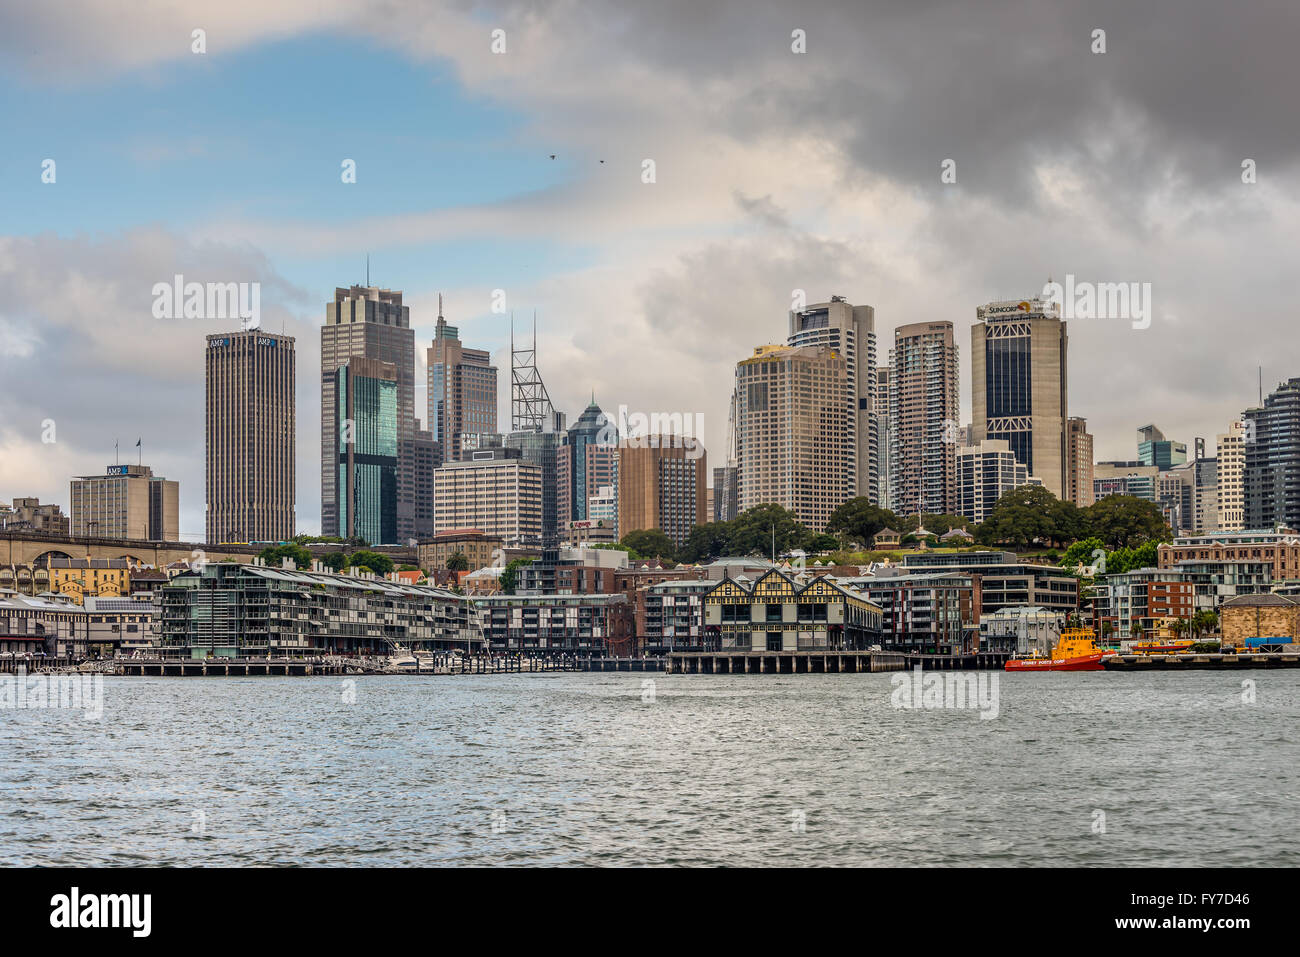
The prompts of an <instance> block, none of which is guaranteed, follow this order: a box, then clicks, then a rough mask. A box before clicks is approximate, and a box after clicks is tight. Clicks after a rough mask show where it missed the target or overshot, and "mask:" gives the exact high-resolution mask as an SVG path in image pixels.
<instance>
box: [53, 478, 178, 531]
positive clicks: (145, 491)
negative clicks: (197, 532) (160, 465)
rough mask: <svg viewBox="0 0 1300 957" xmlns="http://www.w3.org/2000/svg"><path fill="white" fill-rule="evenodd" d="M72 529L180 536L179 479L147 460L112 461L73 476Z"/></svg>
mask: <svg viewBox="0 0 1300 957" xmlns="http://www.w3.org/2000/svg"><path fill="white" fill-rule="evenodd" d="M72 534H73V535H76V536H87V535H93V536H96V537H100V538H133V539H137V540H140V541H150V542H176V541H180V537H181V536H180V485H179V483H177V482H173V481H168V480H167V479H165V478H162V477H161V476H156V475H154V474H153V469H151V468H149V466H147V465H110V466H108V468H107V469H105V472H104V474H103V475H82V476H80V477H78V478H74V479H73V480H72Z"/></svg>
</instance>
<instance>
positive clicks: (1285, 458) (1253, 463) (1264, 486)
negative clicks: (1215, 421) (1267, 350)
mask: <svg viewBox="0 0 1300 957" xmlns="http://www.w3.org/2000/svg"><path fill="white" fill-rule="evenodd" d="M1244 419H1245V422H1246V435H1245V445H1246V473H1245V486H1246V496H1245V497H1246V528H1248V529H1256V528H1257V529H1268V528H1273V527H1275V526H1278V525H1285V526H1286V527H1287V528H1293V529H1300V378H1291V379H1288V380H1287V381H1286V382H1282V383H1279V385H1278V387H1277V388H1276V389H1275V390H1273V391H1272V392H1270V393H1269V394H1268V395H1267V396H1265V397H1264V405H1263V407H1262V408H1253V409H1247V410H1246V414H1245V416H1244Z"/></svg>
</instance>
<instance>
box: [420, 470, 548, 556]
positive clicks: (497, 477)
mask: <svg viewBox="0 0 1300 957" xmlns="http://www.w3.org/2000/svg"><path fill="white" fill-rule="evenodd" d="M468 454H469V455H471V456H472V457H471V458H467V459H465V460H463V461H459V462H447V463H446V464H444V465H442V466H441V467H440V468H438V469H437V470H435V472H434V476H433V490H434V491H433V498H434V522H435V529H436V531H437V533H442V532H447V531H450V530H452V529H465V528H476V529H479V530H480V531H482V532H483V533H484V534H486V535H489V536H492V537H494V538H500V539H502V540H503V541H505V542H506V543H507V544H509V545H519V544H530V545H537V544H540V543H541V540H542V470H541V468H540V467H539V466H537V465H533V464H532V463H529V462H525V461H523V459H522V458H520V454H519V450H518V449H507V448H497V449H479V450H477V451H474V452H471V453H468Z"/></svg>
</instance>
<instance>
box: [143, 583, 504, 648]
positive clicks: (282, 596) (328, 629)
mask: <svg viewBox="0 0 1300 957" xmlns="http://www.w3.org/2000/svg"><path fill="white" fill-rule="evenodd" d="M154 601H155V603H156V604H157V614H156V621H157V623H158V625H157V631H158V640H159V643H160V645H161V647H162V649H163V653H164V654H165V655H175V656H178V657H190V658H205V657H208V656H209V655H212V656H215V657H230V658H243V657H266V656H270V657H289V658H295V657H307V656H314V655H321V654H344V655H348V654H388V653H390V652H391V651H393V650H394V648H395V647H398V646H400V647H401V648H403V649H406V650H410V651H419V650H426V651H450V650H451V649H454V648H459V649H462V650H467V651H480V650H481V649H482V645H483V638H482V634H481V632H480V631H479V628H478V624H477V622H476V621H475V619H474V615H473V610H472V608H471V603H470V601H469V599H467V598H465V597H463V596H461V595H457V594H454V593H453V592H449V591H445V590H443V589H440V588H430V587H428V586H424V585H410V584H405V583H402V582H395V581H390V580H388V579H385V578H378V577H376V576H373V575H370V574H369V573H365V574H358V575H335V574H330V573H328V572H318V571H310V572H309V571H296V570H293V569H286V568H266V567H262V566H259V565H236V564H233V563H225V562H211V563H208V564H207V565H204V566H203V568H202V569H201V570H200V571H191V572H186V573H183V574H180V575H177V576H176V577H175V578H173V579H172V580H171V583H170V584H169V585H166V586H165V587H163V588H160V589H158V590H157V591H156V592H155V594H154Z"/></svg>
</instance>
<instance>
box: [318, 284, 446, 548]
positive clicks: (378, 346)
mask: <svg viewBox="0 0 1300 957" xmlns="http://www.w3.org/2000/svg"><path fill="white" fill-rule="evenodd" d="M320 346H321V348H320V367H321V443H320V445H321V534H323V535H339V534H341V532H340V530H339V528H338V526H337V525H335V524H334V523H335V522H336V521H337V520H338V516H339V515H340V513H341V512H340V506H339V501H338V497H339V495H340V490H339V488H338V475H339V468H338V465H339V459H338V449H339V448H340V438H341V425H340V423H339V421H338V420H337V419H336V417H335V416H336V410H337V407H338V404H337V402H336V399H335V395H334V387H335V381H336V375H335V374H336V373H337V372H338V370H339V368H340V367H341V366H343V365H344V364H345V363H346V362H347V361H348V360H349V359H351V358H352V357H354V356H356V357H358V358H362V359H377V360H379V361H380V362H388V363H391V364H392V365H393V367H394V369H395V370H396V374H397V409H396V423H395V425H396V438H397V441H398V442H399V443H403V442H405V441H406V440H408V439H411V438H413V436H414V433H415V430H416V428H417V423H416V418H415V330H414V329H412V328H411V310H410V307H409V306H404V305H402V293H401V291H400V290H391V289H379V288H377V287H374V286H352V287H350V288H348V289H335V290H334V301H333V302H330V303H326V305H325V325H323V326H322V327H321V332H320ZM444 448H445V447H444ZM398 473H399V480H400V479H401V478H402V477H404V476H410V475H411V474H412V470H411V469H409V468H402V467H399V469H398ZM397 536H398V538H397V540H399V541H407V540H409V539H412V538H416V537H417V536H416V534H415V489H414V488H408V487H406V485H405V484H404V483H403V484H400V487H399V488H398V489H397Z"/></svg>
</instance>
